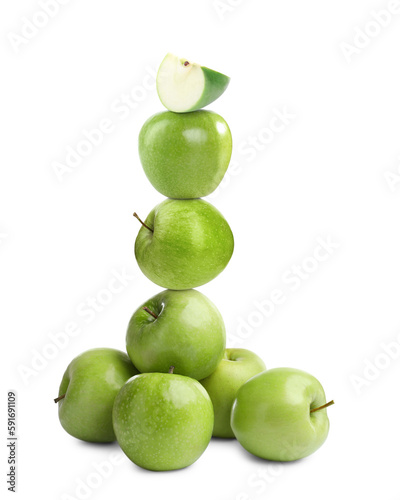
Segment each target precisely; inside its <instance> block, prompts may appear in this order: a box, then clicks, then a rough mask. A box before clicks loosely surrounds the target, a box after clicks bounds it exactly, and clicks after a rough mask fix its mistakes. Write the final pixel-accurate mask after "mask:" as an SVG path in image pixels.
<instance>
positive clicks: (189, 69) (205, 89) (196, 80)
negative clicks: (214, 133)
mask: <svg viewBox="0 0 400 500" xmlns="http://www.w3.org/2000/svg"><path fill="white" fill-rule="evenodd" d="M229 81H230V78H229V77H228V76H226V75H223V74H222V73H218V72H217V71H213V70H212V69H209V68H206V67H204V66H200V65H199V64H195V63H192V62H189V61H188V60H186V59H182V58H180V57H177V56H175V55H173V54H167V55H166V56H165V58H164V60H163V62H162V63H161V65H160V68H159V70H158V73H157V79H156V82H157V92H158V96H159V98H160V101H161V102H162V103H163V104H164V106H165V107H166V108H167V109H169V110H170V111H174V112H175V113H187V112H188V111H196V110H197V109H201V108H204V106H207V105H208V104H210V103H212V102H213V101H215V100H216V99H218V97H219V96H220V95H222V94H223V93H224V91H225V89H226V88H227V86H228V84H229Z"/></svg>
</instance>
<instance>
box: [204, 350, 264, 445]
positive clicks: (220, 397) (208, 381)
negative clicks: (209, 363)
mask: <svg viewBox="0 0 400 500" xmlns="http://www.w3.org/2000/svg"><path fill="white" fill-rule="evenodd" d="M264 370H265V364H264V361H263V360H262V359H261V358H259V357H258V356H257V354H255V353H254V352H251V351H248V350H247V349H226V351H225V353H224V357H223V359H222V361H221V362H220V364H219V365H218V367H217V369H216V370H215V371H214V372H213V373H212V374H211V375H209V376H208V377H207V378H205V379H203V380H200V383H201V384H202V385H203V387H204V388H205V389H206V391H207V392H208V395H209V396H210V398H211V401H212V403H213V406H214V430H213V436H215V437H222V438H234V437H235V435H234V433H233V431H232V428H231V424H230V420H231V410H232V405H233V402H234V400H235V397H236V394H237V391H238V390H239V389H240V387H241V386H242V385H243V384H244V383H245V382H247V380H249V379H250V378H251V377H254V375H257V374H258V373H261V372H263V371H264Z"/></svg>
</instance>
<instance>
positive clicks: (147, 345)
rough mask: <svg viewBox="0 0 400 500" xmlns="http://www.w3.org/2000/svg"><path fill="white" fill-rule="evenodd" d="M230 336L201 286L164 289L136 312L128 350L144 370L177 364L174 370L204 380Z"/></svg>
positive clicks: (131, 327) (212, 368)
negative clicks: (199, 288) (227, 336)
mask: <svg viewBox="0 0 400 500" xmlns="http://www.w3.org/2000/svg"><path fill="white" fill-rule="evenodd" d="M143 307H147V308H148V309H149V310H150V311H152V312H153V313H154V314H155V315H156V316H157V319H156V318H154V317H153V316H152V315H151V314H150V313H149V312H147V311H146V310H144V309H143ZM225 339H226V333H225V325H224V321H223V319H222V316H221V314H220V312H219V311H218V309H217V308H216V307H215V305H214V304H213V303H212V302H211V300H209V299H208V298H207V297H206V296H205V295H203V294H202V293H200V292H198V291H197V290H180V291H178V290H164V291H163V292H161V293H159V294H157V295H155V296H154V297H152V298H151V299H149V300H147V301H146V302H145V303H144V304H142V305H141V306H140V307H139V308H138V309H137V310H136V311H135V312H134V314H133V316H132V318H131V320H130V322H129V326H128V331H127V334H126V350H127V352H128V354H129V357H130V358H131V360H132V363H133V364H134V365H135V366H136V367H137V368H138V370H139V371H140V372H142V373H143V372H164V373H167V372H168V370H169V368H170V366H174V373H176V374H180V375H186V376H188V377H192V378H194V379H197V380H200V379H201V378H204V377H207V376H208V375H210V373H212V372H213V371H214V370H215V369H216V368H217V366H218V364H219V362H220V361H221V359H222V356H223V354H224V350H225Z"/></svg>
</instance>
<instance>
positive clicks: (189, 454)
mask: <svg viewBox="0 0 400 500" xmlns="http://www.w3.org/2000/svg"><path fill="white" fill-rule="evenodd" d="M213 421H214V413H213V407H212V403H211V400H210V398H209V396H208V394H207V392H206V390H205V389H204V387H203V386H202V385H201V384H200V383H199V382H197V380H194V379H192V378H189V377H185V376H183V375H175V374H170V373H143V374H140V375H136V376H135V377H132V378H131V379H130V380H129V381H128V382H127V383H126V384H125V385H124V386H123V387H122V389H121V390H120V392H119V393H118V395H117V397H116V398H115V403H114V409H113V424H114V431H115V434H116V436H117V440H118V443H119V445H120V446H121V448H122V451H123V452H124V453H125V454H126V455H127V456H128V458H129V459H130V460H132V462H134V463H135V464H136V465H138V466H140V467H142V468H144V469H149V470H154V471H166V470H174V469H182V468H184V467H187V466H188V465H191V464H192V463H193V462H195V461H196V460H197V459H198V458H199V457H200V455H201V454H202V453H203V452H204V450H205V449H206V448H207V446H208V444H209V442H210V439H211V435H212V428H213Z"/></svg>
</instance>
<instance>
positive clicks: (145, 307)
mask: <svg viewBox="0 0 400 500" xmlns="http://www.w3.org/2000/svg"><path fill="white" fill-rule="evenodd" d="M142 309H143V310H144V311H146V312H148V313H149V314H151V315H152V316H153V318H156V319H157V318H158V316H157V314H156V313H153V311H150V309H149V308H148V307H147V306H144V307H142Z"/></svg>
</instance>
